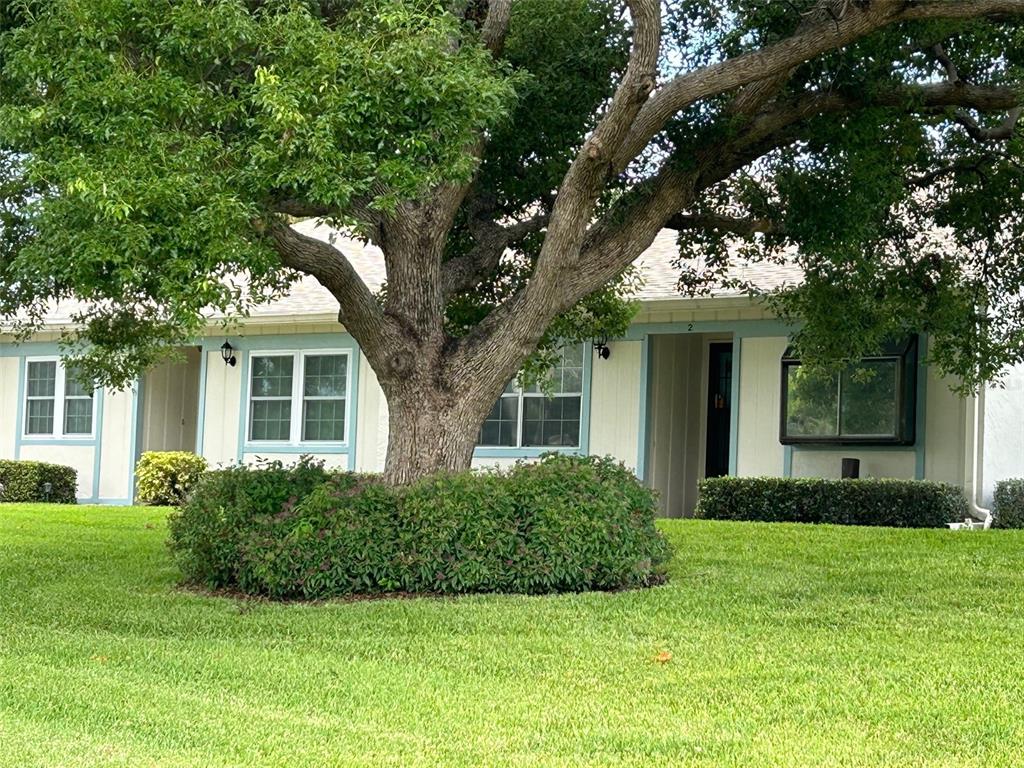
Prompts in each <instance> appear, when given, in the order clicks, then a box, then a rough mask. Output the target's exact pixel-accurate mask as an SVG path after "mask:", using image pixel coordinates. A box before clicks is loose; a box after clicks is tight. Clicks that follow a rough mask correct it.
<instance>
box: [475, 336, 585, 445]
mask: <svg viewBox="0 0 1024 768" xmlns="http://www.w3.org/2000/svg"><path fill="white" fill-rule="evenodd" d="M593 368H594V347H593V345H592V344H591V343H590V342H586V343H585V344H584V345H583V391H582V393H581V400H580V444H579V445H577V446H570V447H564V446H554V445H553V446H530V447H522V448H502V447H498V446H477V447H476V448H474V449H473V458H474V459H535V458H537V457H538V456H542V455H544V454H545V453H564V454H568V455H570V456H576V455H582V456H585V455H587V454H588V453H590V385H591V378H592V376H593Z"/></svg>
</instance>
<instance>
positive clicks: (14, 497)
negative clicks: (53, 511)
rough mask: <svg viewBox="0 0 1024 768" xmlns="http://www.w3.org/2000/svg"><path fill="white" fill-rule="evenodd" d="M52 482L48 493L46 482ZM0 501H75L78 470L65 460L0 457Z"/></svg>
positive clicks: (69, 502) (61, 502) (59, 502)
mask: <svg viewBox="0 0 1024 768" xmlns="http://www.w3.org/2000/svg"><path fill="white" fill-rule="evenodd" d="M47 483H49V484H50V491H49V493H47V491H46V484H47ZM0 485H2V486H3V490H2V492H0V501H11V502H15V501H20V502H38V501H49V502H52V503H54V504H75V503H76V502H77V496H78V472H77V471H75V470H74V469H72V468H71V467H65V466H64V465H63V464H47V463H46V462H42V461H15V460H7V459H4V460H0Z"/></svg>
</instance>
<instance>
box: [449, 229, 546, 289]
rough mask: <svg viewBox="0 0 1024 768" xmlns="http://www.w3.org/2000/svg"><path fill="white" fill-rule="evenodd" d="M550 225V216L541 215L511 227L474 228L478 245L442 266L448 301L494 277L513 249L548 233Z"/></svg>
mask: <svg viewBox="0 0 1024 768" xmlns="http://www.w3.org/2000/svg"><path fill="white" fill-rule="evenodd" d="M547 223H548V216H547V214H538V215H537V216H533V217H531V218H529V219H525V220H523V221H519V222H516V223H515V224H510V225H508V226H501V225H500V224H496V223H494V222H490V221H489V222H486V223H478V224H476V225H472V224H471V225H470V227H471V229H472V230H474V231H473V236H474V238H475V240H476V245H475V246H474V247H473V248H472V249H471V250H470V251H469V252H468V253H466V254H464V255H462V256H458V257H456V258H454V259H450V260H448V261H446V262H445V263H444V265H443V266H442V273H441V280H442V285H443V289H444V294H445V297H446V298H447V297H450V296H452V295H454V294H456V293H459V292H461V291H466V290H469V289H470V288H472V287H473V286H474V285H476V284H477V283H478V282H479V281H480V280H482V279H483V278H485V277H486V276H487V275H490V274H492V273H493V272H494V270H496V269H497V268H498V265H499V264H500V263H501V257H502V256H503V255H504V254H505V251H506V250H507V249H508V248H509V246H511V245H512V244H513V243H516V242H517V241H519V240H522V239H523V238H524V237H526V236H527V235H529V234H532V233H534V232H539V231H540V230H542V229H544V227H546V226H547Z"/></svg>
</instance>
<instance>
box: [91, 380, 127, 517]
mask: <svg viewBox="0 0 1024 768" xmlns="http://www.w3.org/2000/svg"><path fill="white" fill-rule="evenodd" d="M134 407H135V394H134V392H132V390H125V391H123V392H111V391H109V390H108V391H106V392H104V394H103V428H102V431H101V433H100V436H99V437H100V477H99V498H100V499H102V500H127V499H128V496H129V482H130V480H131V471H132V468H133V463H134V457H133V456H132V455H131V450H132V439H131V438H132V436H131V431H132V410H133V408H134Z"/></svg>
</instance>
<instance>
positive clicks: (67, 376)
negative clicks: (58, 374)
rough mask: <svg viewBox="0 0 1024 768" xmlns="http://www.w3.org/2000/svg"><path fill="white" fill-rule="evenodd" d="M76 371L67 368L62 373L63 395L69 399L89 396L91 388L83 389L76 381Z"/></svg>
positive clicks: (91, 391)
mask: <svg viewBox="0 0 1024 768" xmlns="http://www.w3.org/2000/svg"><path fill="white" fill-rule="evenodd" d="M77 377H78V371H76V370H75V369H74V368H68V369H67V370H66V371H64V394H65V395H68V396H71V397H84V396H91V395H92V393H93V387H85V386H82V384H81V383H80V382H79V381H78V378H77Z"/></svg>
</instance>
